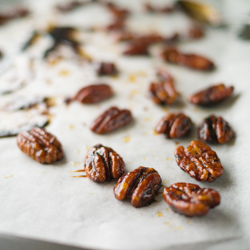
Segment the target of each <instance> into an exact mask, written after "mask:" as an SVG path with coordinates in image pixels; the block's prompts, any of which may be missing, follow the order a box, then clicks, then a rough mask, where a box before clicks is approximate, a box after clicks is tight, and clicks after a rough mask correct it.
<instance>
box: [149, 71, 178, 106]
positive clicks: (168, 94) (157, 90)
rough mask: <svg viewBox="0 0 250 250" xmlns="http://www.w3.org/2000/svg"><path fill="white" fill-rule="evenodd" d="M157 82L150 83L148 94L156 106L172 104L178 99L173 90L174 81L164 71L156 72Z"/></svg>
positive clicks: (176, 93)
mask: <svg viewBox="0 0 250 250" xmlns="http://www.w3.org/2000/svg"><path fill="white" fill-rule="evenodd" d="M158 77H159V79H160V81H159V82H156V83H154V82H153V83H151V84H150V86H149V94H150V97H151V98H152V100H153V101H154V102H155V103H156V104H172V103H174V102H175V101H176V99H177V97H178V92H177V91H176V90H175V86H174V80H173V78H172V76H171V75H170V74H168V73H167V72H166V71H163V70H160V71H158Z"/></svg>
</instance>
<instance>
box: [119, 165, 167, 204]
mask: <svg viewBox="0 0 250 250" xmlns="http://www.w3.org/2000/svg"><path fill="white" fill-rule="evenodd" d="M161 182H162V181H161V177H160V175H159V174H158V172H157V171H156V170H155V169H153V168H146V167H139V168H136V169H135V170H133V171H132V172H129V173H127V174H125V175H123V176H122V177H120V178H119V179H118V181H117V183H116V186H115V187H114V195H115V198H116V199H118V200H125V199H126V198H131V205H132V206H134V207H143V206H146V205H149V204H151V203H152V202H153V200H154V196H155V195H156V193H157V191H158V190H159V188H160V187H161Z"/></svg>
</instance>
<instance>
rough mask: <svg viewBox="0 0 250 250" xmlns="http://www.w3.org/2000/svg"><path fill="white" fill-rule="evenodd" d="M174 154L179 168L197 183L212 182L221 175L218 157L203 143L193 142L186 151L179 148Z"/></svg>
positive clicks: (221, 170)
mask: <svg viewBox="0 0 250 250" xmlns="http://www.w3.org/2000/svg"><path fill="white" fill-rule="evenodd" d="M174 154H175V159H176V162H177V164H178V165H179V167H180V168H181V169H182V170H183V171H185V172H187V173H188V174H189V175H190V176H191V177H193V178H195V179H196V180H197V181H208V182H213V181H215V180H216V179H217V177H220V176H221V175H222V174H223V167H222V165H221V162H220V159H219V157H218V156H217V154H216V153H215V151H213V150H212V149H211V148H210V147H209V146H208V145H206V144H205V143H203V142H200V141H196V140H194V141H192V142H191V143H190V145H189V146H188V147H187V148H186V149H184V147H183V146H179V147H177V148H176V149H175V152H174Z"/></svg>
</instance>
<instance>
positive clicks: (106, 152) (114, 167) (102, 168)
mask: <svg viewBox="0 0 250 250" xmlns="http://www.w3.org/2000/svg"><path fill="white" fill-rule="evenodd" d="M84 167H85V172H86V175H87V177H88V178H89V179H90V180H92V181H94V182H97V183H101V182H104V181H110V180H111V179H118V178H120V177H121V176H122V175H123V174H124V169H125V163H124V161H123V159H122V157H121V156H120V155H119V154H117V153H116V152H115V151H114V150H113V149H112V148H109V147H106V146H103V145H101V144H97V145H95V146H94V147H92V148H90V149H89V150H88V152H87V155H86V157H85V161H84Z"/></svg>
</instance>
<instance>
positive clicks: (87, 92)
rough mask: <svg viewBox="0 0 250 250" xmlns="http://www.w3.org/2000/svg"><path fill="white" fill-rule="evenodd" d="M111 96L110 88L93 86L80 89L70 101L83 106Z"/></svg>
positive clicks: (101, 85)
mask: <svg viewBox="0 0 250 250" xmlns="http://www.w3.org/2000/svg"><path fill="white" fill-rule="evenodd" d="M112 95H113V91H112V88H111V87H110V86H109V85H107V84H93V85H89V86H86V87H84V88H82V89H80V90H79V91H78V92H77V93H76V95H75V96H74V97H73V98H72V99H71V100H75V101H78V102H81V103H85V104H91V103H98V102H101V101H103V100H106V99H108V98H110V97H111V96H112Z"/></svg>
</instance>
